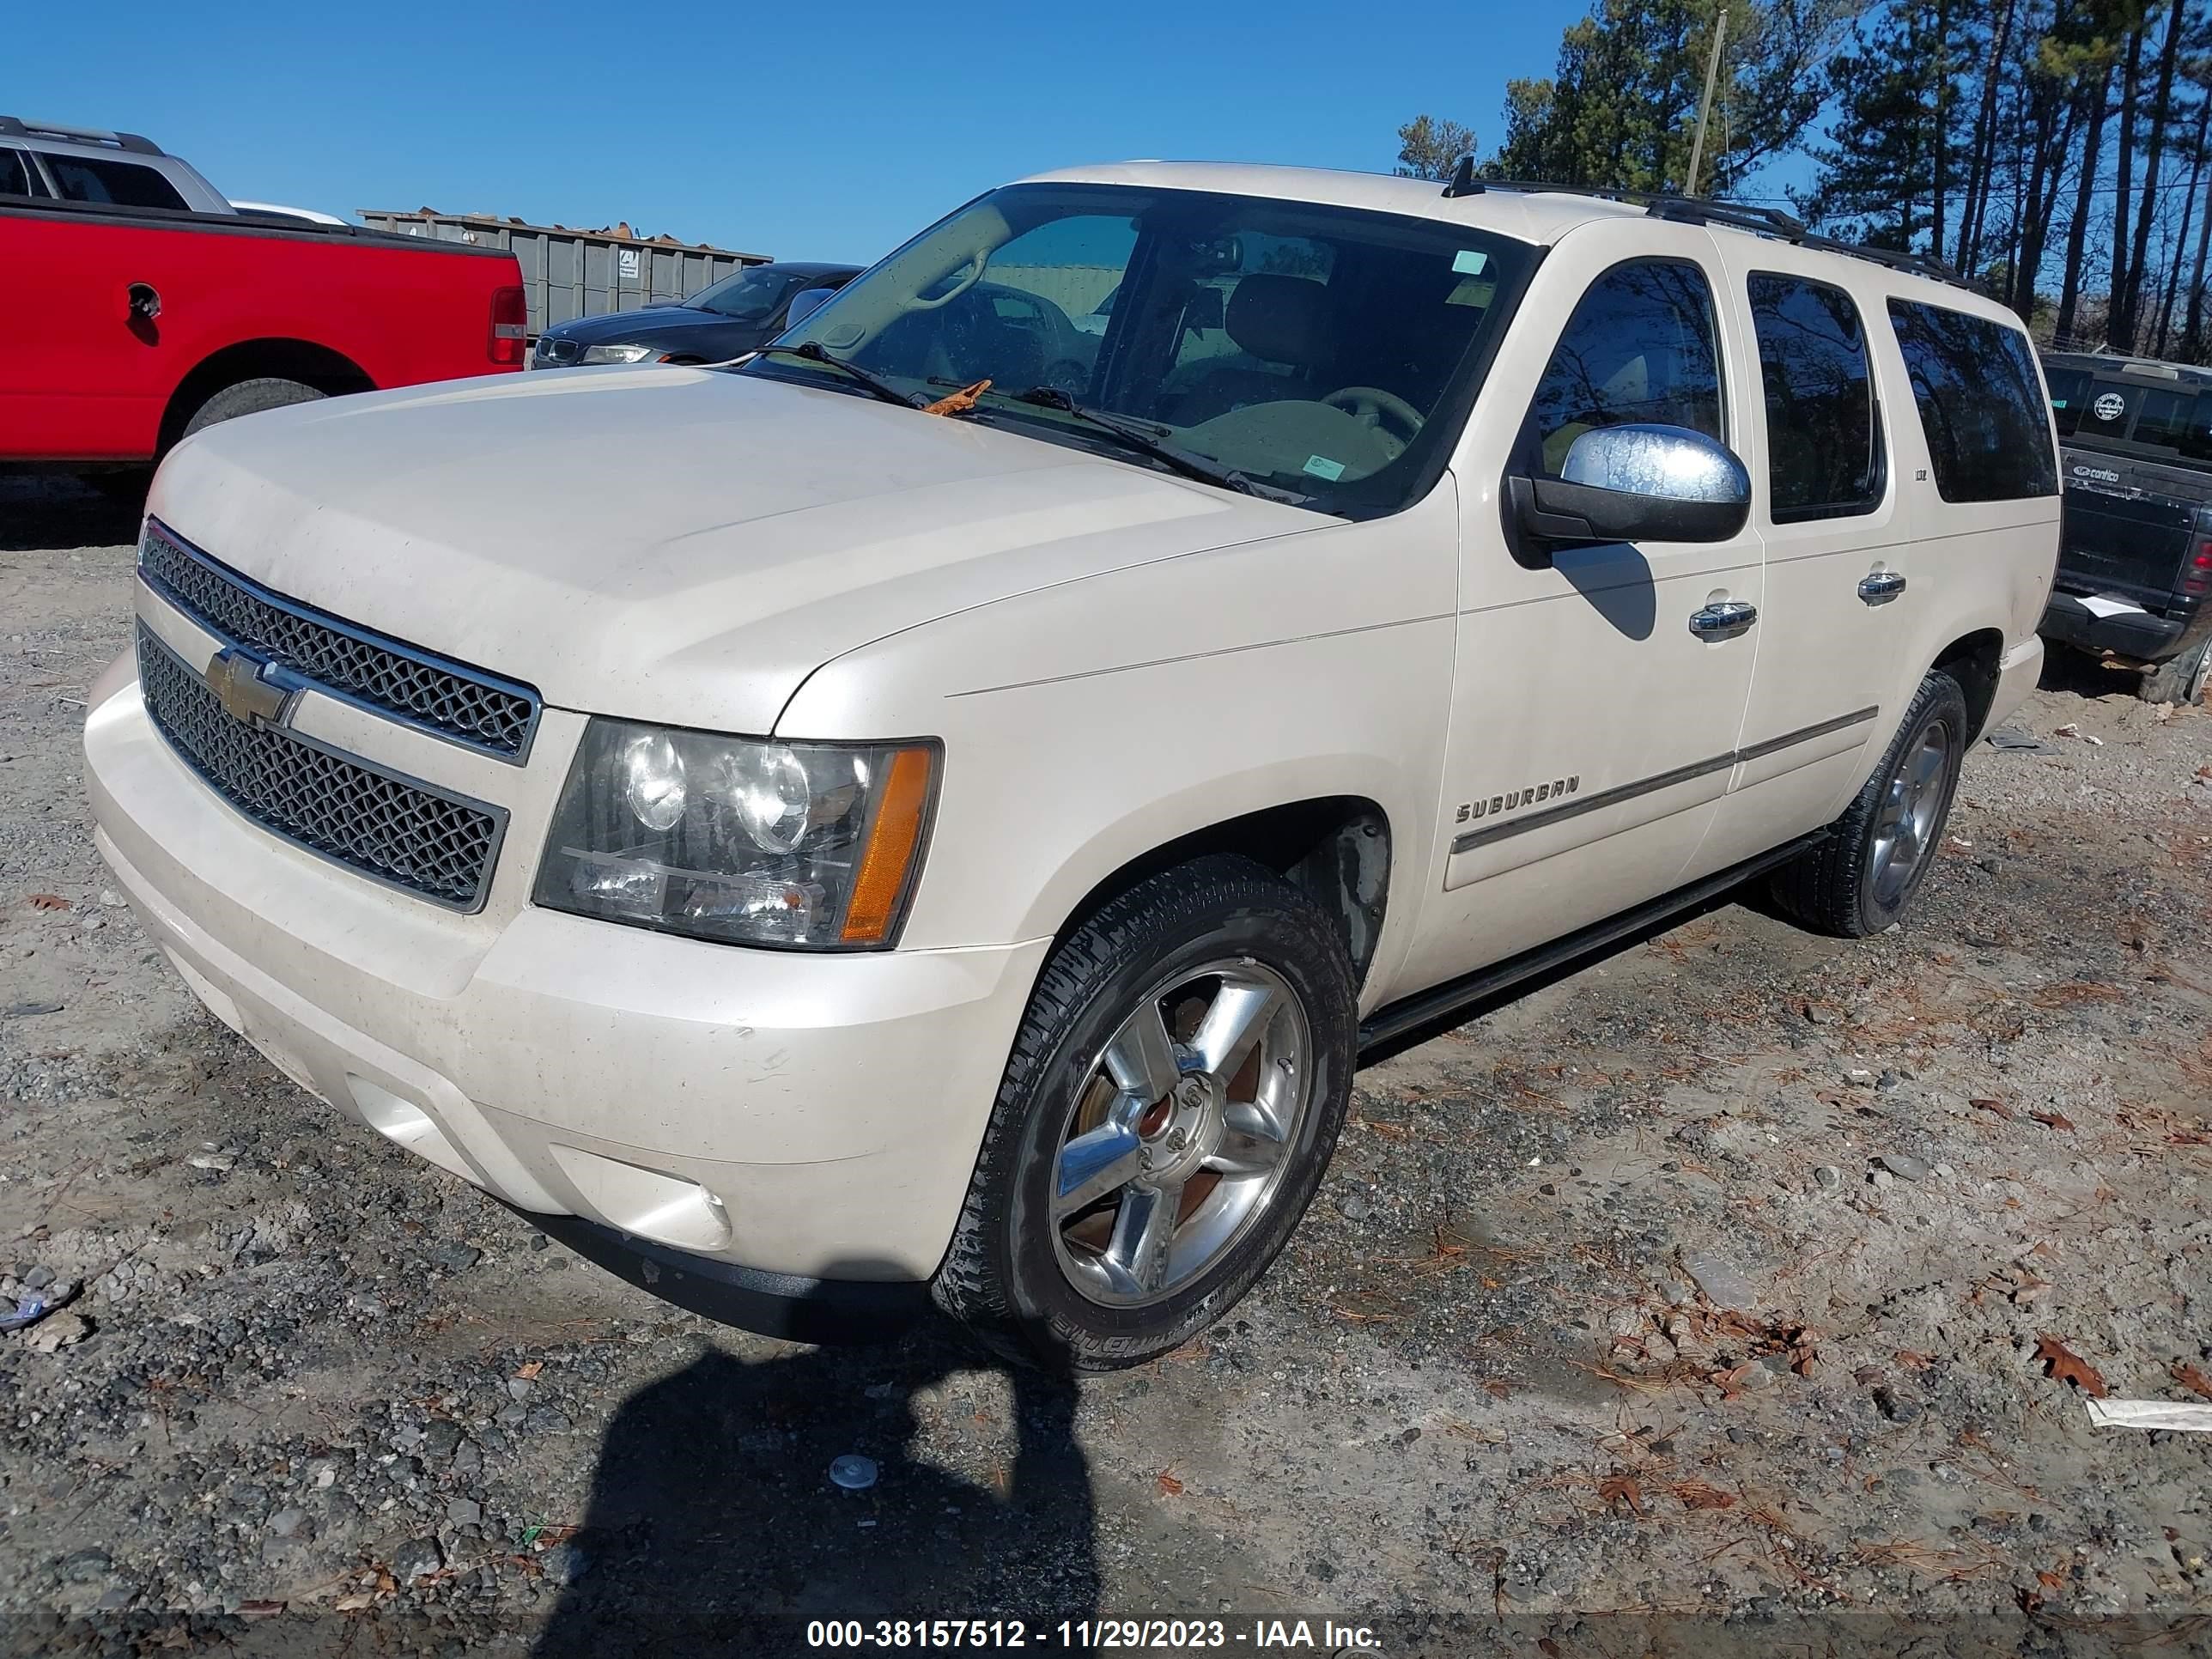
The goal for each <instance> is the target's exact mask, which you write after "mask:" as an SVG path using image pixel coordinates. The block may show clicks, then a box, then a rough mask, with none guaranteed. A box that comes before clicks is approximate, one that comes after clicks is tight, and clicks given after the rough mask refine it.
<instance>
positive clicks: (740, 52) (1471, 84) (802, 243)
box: [0, 0, 1584, 260]
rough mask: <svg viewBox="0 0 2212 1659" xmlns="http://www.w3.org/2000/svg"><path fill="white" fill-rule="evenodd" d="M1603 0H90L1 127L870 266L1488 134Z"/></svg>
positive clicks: (384, 195)
mask: <svg viewBox="0 0 2212 1659" xmlns="http://www.w3.org/2000/svg"><path fill="white" fill-rule="evenodd" d="M1583 9H1584V0H1526V3H1522V4H1516V5H1506V6H1469V5H1466V4H1463V3H1462V4H1455V5H1446V4H1442V3H1436V0H1401V3H1399V4H1397V5H1395V6H1392V7H1389V8H1380V7H1371V6H1349V5H1343V6H1318V5H1307V4H1299V3H1284V0H1214V3H1212V4H1209V5H1205V6H1192V5H1182V6H1158V5H1143V4H1131V5H1121V6H1114V5H1085V6H1056V5H1039V4H1036V3H1034V0H1028V3H1005V0H971V3H966V4H945V5H921V6H917V5H913V4H906V5H897V6H891V5H879V4H875V3H870V0H862V3H846V4H842V5H836V6H830V5H805V4H802V5H783V6H778V5H760V4H732V3H727V0H725V3H720V4H715V3H694V4H690V5H684V6H678V5H673V4H661V5H650V4H648V5H635V4H633V5H629V6H623V5H609V4H606V3H605V0H601V3H598V4H591V5H586V4H582V3H577V0H534V3H532V4H531V5H528V6H521V5H500V4H486V3H481V0H446V3H442V4H432V3H423V0H390V3H385V4H380V5H375V6H370V7H353V6H347V7H337V6H325V5H319V4H314V3H300V0H284V3H268V0H252V3H242V0H194V3H184V4H179V3H177V0H160V3H149V0H99V3H94V4H79V5H70V6H63V5H53V4H47V5H40V6H23V7H16V8H10V13H11V15H10V16H9V22H8V24H7V34H8V37H9V40H8V48H7V52H6V54H5V57H4V58H0V112H8V113H10V114H17V115H23V116H28V117H33V118H45V119H49V120H57V121H64V122H70V123H73V124H76V125H91V126H108V127H121V128H124V129H126V130H131V131H139V132H143V133H145V134H147V135H148V136H149V137H151V138H153V139H154V140H155V142H156V143H160V144H161V145H162V146H163V147H164V148H165V149H171V150H173V151H174V152H176V153H177V154H179V155H183V156H185V157H186V158H187V159H188V160H190V161H191V162H192V163H193V164H194V165H195V166H197V167H198V168H199V169H200V171H201V172H203V173H206V174H207V175H208V177H209V178H210V179H211V180H212V181H213V182H214V184H215V185H216V188H217V189H219V190H222V191H224V192H225V193H226V194H228V195H231V196H235V197H248V198H252V199H257V200H262V201H273V202H282V203H289V204H294V205H297V206H302V207H315V208H322V209H325V210H329V211H331V212H337V213H344V214H350V213H352V212H353V211H354V210H356V209H360V208H416V207H422V206H425V205H428V206H431V207H435V208H437V209H439V210H441V211H444V212H475V211H487V212H495V213H502V214H513V215H518V216H521V217H524V218H527V219H531V220H534V221H538V222H552V221H558V222H562V223H565V224H570V225H601V224H611V223H613V222H615V221H617V220H618V219H627V220H628V221H629V222H630V223H631V224H632V225H633V226H635V227H636V228H639V229H641V230H642V231H645V232H647V233H648V234H658V233H659V232H662V231H667V232H671V233H672V234H675V235H678V236H679V237H682V238H684V240H690V241H707V242H713V243H715V244H717V245H719V246H725V247H734V248H738V249H740V250H743V251H745V252H765V253H770V254H774V255H775V256H777V257H779V258H821V259H854V260H869V259H873V258H876V257H877V256H878V255H879V254H881V253H884V252H887V251H888V250H889V249H890V247H891V246H894V245H895V244H896V243H897V242H899V241H901V240H904V238H905V237H907V236H908V235H909V234H912V233H913V232H915V231H916V230H918V229H920V228H921V227H922V226H923V225H924V224H926V223H927V222H930V221H931V220H933V219H934V218H936V217H937V216H939V215H940V214H942V213H944V212H945V211H946V210H949V209H951V208H952V207H954V206H957V204H959V203H961V202H963V201H964V200H966V199H967V198H968V197H970V196H972V195H974V194H975V192H976V191H979V190H982V189H985V188H987V187H988V186H990V185H994V184H999V183H1002V182H1004V181H1005V180H1006V179H1012V178H1017V177H1018V176H1020V175H1021V174H1023V173H1033V172H1036V171H1038V170H1040V169H1042V168H1045V167H1056V166H1062V165H1066V164H1068V163H1073V162H1079V161H1112V160H1120V159H1123V158H1127V157H1133V156H1158V157H1172V158H1179V159H1204V160H1215V161H1281V162H1293V163H1299V164H1304V165H1309V166H1318V167H1355V168H1364V169H1374V170H1380V171H1385V172H1387V171H1388V170H1389V167H1390V166H1391V164H1392V162H1393V161H1394V160H1395V156H1396V154H1397V140H1396V137H1395V133H1396V129H1397V127H1398V125H1399V123H1401V121H1404V120H1406V119H1407V118H1409V117H1411V116H1413V115H1415V114H1418V113H1419V112H1421V111H1423V110H1427V111H1429V112H1432V113H1435V114H1437V115H1441V116H1449V117H1452V118H1456V119H1459V120H1462V121H1464V122H1468V123H1469V124H1470V125H1473V126H1474V128H1475V131H1476V134H1477V136H1478V137H1479V139H1480V142H1481V143H1483V144H1484V145H1485V146H1486V147H1487V146H1489V145H1491V144H1493V143H1495V142H1496V141H1497V139H1498V132H1499V126H1500V116H1501V112H1502V110H1503V107H1504V88H1505V82H1506V80H1507V79H1508V78H1509V77H1510V76H1519V75H1547V74H1549V73H1550V72H1551V69H1552V65H1553V60H1554V58H1556V56H1557V53H1558V51H1559V34H1560V32H1561V31H1562V30H1563V29H1564V28H1565V27H1566V26H1567V25H1568V24H1569V23H1570V22H1571V21H1574V19H1575V18H1577V17H1578V16H1580V15H1582V13H1583ZM748 65H755V67H748Z"/></svg>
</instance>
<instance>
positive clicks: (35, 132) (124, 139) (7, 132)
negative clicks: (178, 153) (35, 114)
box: [0, 115, 163, 155]
mask: <svg viewBox="0 0 2212 1659" xmlns="http://www.w3.org/2000/svg"><path fill="white" fill-rule="evenodd" d="M0 137H6V138H31V137H39V138H61V139H65V140H67V141H68V142H69V143H72V144H111V145H112V146H113V147H114V148H116V149H120V150H127V151H129V152H130V153H131V155H161V154H162V153H163V152H162V149H161V146H160V145H159V144H157V143H155V142H154V141H153V140H152V139H151V138H142V137H139V136H138V135H137V133H135V132H113V131H109V130H108V129H107V128H106V127H69V126H64V125H62V124H61V123H60V122H58V121H26V120H23V119H21V118H20V117H17V116H13V115H0Z"/></svg>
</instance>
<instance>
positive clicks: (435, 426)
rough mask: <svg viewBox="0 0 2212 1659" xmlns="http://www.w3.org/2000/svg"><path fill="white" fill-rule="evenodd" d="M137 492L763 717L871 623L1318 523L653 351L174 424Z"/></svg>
mask: <svg viewBox="0 0 2212 1659" xmlns="http://www.w3.org/2000/svg"><path fill="white" fill-rule="evenodd" d="M151 511H152V512H153V513H154V515H155V517H157V518H159V519H161V520H162V521H163V522H164V523H166V524H167V525H168V526H170V527H171V528H172V529H173V530H174V531H176V532H177V533H178V534H179V535H181V536H183V537H184V538H185V539H186V540H188V541H190V542H191V543H193V544H195V545H197V546H198V547H200V548H202V549H204V550H205V551H207V552H209V553H210V554H212V555H213V556H216V558H219V559H221V560H222V561H224V562H226V563H228V564H229V565H231V566H233V567H234V568H236V569H239V570H241V571H243V572H245V573H246V574H248V575H250V576H252V577H254V578H256V579H257V580H260V581H263V582H265V583H266V584H268V585H269V586H270V587H273V588H275V589H276V591H277V592H282V593H286V594H289V595H290V596H292V597H293V598H295V599H299V600H301V601H302V602H304V603H306V604H309V605H317V606H319V607H321V608H322V609H324V610H325V611H331V612H332V613H334V614H336V615H337V616H339V617H345V618H347V619H349V620H350V621H353V622H356V623H360V624H362V626H364V627H368V628H372V629H378V630H380V631H381V632H383V633H386V634H389V635H394V636H396V637H398V638H399V639H402V640H405V641H410V642H412V643H414V644H416V645H420V646H422V647H427V648H428V649H432V650H435V651H440V652H442V653H445V654H447V655H448V656H451V657H454V658H457V659H460V660H461V661H463V662H468V663H473V664H476V665H479V666H482V667H484V668H488V669H492V670H495V671H497V672H500V673H502V674H505V675H507V676H509V677H511V678H515V679H520V680H522V681H525V682H526V683H528V684H532V685H534V686H536V687H537V688H538V690H539V692H540V693H541V694H543V696H544V697H545V699H546V701H547V702H550V703H552V704H555V705H556V706H559V707H562V708H578V709H583V710H586V711H588V712H591V713H594V714H617V715H624V716H629V717H632V718H635V719H641V720H661V721H665V722H668V723H670V724H678V725H685V726H704V727H708V728H710V729H715V730H721V731H731V732H767V731H769V729H771V728H772V726H773V725H774V722H775V718H776V716H777V715H778V714H779V713H780V712H781V709H782V708H783V706H784V704H785V703H786V702H787V701H788V700H789V698H790V696H791V694H792V693H793V691H794V690H797V688H798V686H799V684H800V682H801V681H803V680H804V679H805V678H806V676H807V675H808V674H809V673H811V671H813V670H814V669H816V668H817V667H818V666H820V665H822V664H823V663H824V662H826V661H828V660H829V659H831V658H833V657H836V656H838V655H841V654H842V653H845V652H847V651H850V650H852V649H854V648H855V647H859V646H861V645H865V644H866V643H868V642H869V641H872V640H877V639H881V638H883V637H884V636H885V635H890V634H894V633H896V632H899V631H900V630H902V629H907V628H911V627H915V626H916V625H918V624H920V623H925V622H928V621H930V620H932V619H933V618H934V617H940V616H944V615H946V614H949V613H950V612H952V611H960V610H966V609H969V608H971V607H973V606H975V605H986V604H988V603H990V602H992V601H993V600H995V599H1005V598H1008V597H1010V596H1012V595H1014V594H1017V593H1021V592H1029V591H1030V590H1032V589H1035V588H1037V587H1042V586H1049V585H1051V584H1054V583H1057V582H1063V581H1068V580H1079V579H1080V578H1082V577H1085V576H1088V575H1093V574H1099V573H1102V572H1105V571H1109V570H1114V569H1118V568H1122V567H1125V566H1127V565H1131V564H1135V563H1140V562H1149V561H1152V560H1157V559H1161V558H1167V557H1172V556H1177V555H1180V554H1184V553H1193V552H1200V551H1204V550H1208V549H1212V548H1217V547H1224V546H1228V545H1230V544H1234V543H1238V542H1246V541H1251V540H1255V539H1258V538H1263V537H1266V536H1269V535H1276V534H1283V533H1287V532H1294V531H1297V530H1301V529H1305V528H1310V526H1312V525H1313V524H1314V523H1315V520H1314V518H1313V516H1312V515H1311V514H1310V513H1306V512H1304V511H1301V510H1299V509H1297V508H1293V507H1282V506H1278V505H1274V504H1271V503H1267V502H1261V501H1250V500H1244V499H1241V498H1238V497H1236V496H1233V495H1230V494H1228V493H1227V492H1225V491H1222V490H1217V489H1212V488H1210V487H1208V486H1206V485H1201V484H1193V483H1186V482H1184V481H1183V480H1182V479H1179V478H1175V477H1168V476H1165V475H1163V474H1160V473H1158V472H1155V471H1151V470H1149V469H1146V468H1144V467H1141V466H1134V465H1127V464H1126V463H1123V462H1120V461H1117V460H1112V459H1103V458H1096V457H1092V456H1090V455H1086V454H1085V453H1081V452H1079V451H1076V450H1073V449H1070V448H1067V447H1064V446H1060V445H1057V444H1051V443H1047V442H1044V441H1040V440H1036V439H1031V438H1027V437H1023V436H1021V435H1017V434H1013V433H1009V432H1006V431H1003V430H1001V431H992V430H990V429H988V428H984V427H981V426H978V425H975V424H974V423H971V422H963V421H954V420H939V419H935V418H933V417H931V416H924V415H921V414H916V413H910V412H908V411H907V410H900V409H895V408H893V407H891V406H890V404H882V403H878V402H875V401H873V400H871V399H867V398H860V397H856V396H854V395H850V394H848V393H844V392H823V391H817V390H815V389H812V388H810V387H804V386H793V385H791V384H789V383H787V382H776V381H771V380H766V379H764V378H757V377H750V376H746V375H742V374H726V373H716V372H710V371H707V370H698V369H683V368H665V367H655V368H648V369H607V370H593V369H586V370H570V371H566V372H564V373H562V374H543V375H539V374H533V375H530V376H527V377H524V376H520V375H515V376H502V377H501V378H499V379H497V380H479V381H466V380H464V381H454V382H451V383H448V384H445V385H441V386H428V387H416V388H411V389H409V390H405V391H400V392H372V393H368V394H366V395H362V396H359V397H351V398H333V399H331V400H330V401H329V402H326V403H313V404H297V405H295V406H293V407H291V408H289V409H283V410H272V411H270V412H269V413H267V414H263V415H255V416H246V417H245V418H243V419H240V420H237V421H233V422H226V423H224V424H222V425H221V426H216V427H211V428H209V429H208V430H207V431H205V432H204V433H202V434H201V435H198V436H197V437H195V438H193V439H192V440H191V441H189V442H187V443H185V444H184V445H182V446H180V447H179V448H178V449H177V451H176V452H175V453H174V454H173V456H172V457H171V458H170V459H169V460H168V461H167V464H165V465H163V467H162V469H161V476H160V477H159V478H158V479H157V480H156V481H155V488H154V494H153V499H152V503H151ZM921 712H922V711H917V715H918V717H919V716H920V715H921ZM890 735H910V734H906V733H899V734H890Z"/></svg>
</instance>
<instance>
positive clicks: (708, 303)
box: [684, 265, 799, 323]
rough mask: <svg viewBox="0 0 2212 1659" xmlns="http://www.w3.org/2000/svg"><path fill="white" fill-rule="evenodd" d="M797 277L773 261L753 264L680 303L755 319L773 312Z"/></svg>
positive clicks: (765, 317)
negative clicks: (771, 263)
mask: <svg viewBox="0 0 2212 1659" xmlns="http://www.w3.org/2000/svg"><path fill="white" fill-rule="evenodd" d="M798 280H799V279H798V278H797V277H794V276H793V275H792V274H791V273H790V272H789V271H787V270H779V269H778V268H777V267H775V265H754V266H751V267H750V268H749V269H747V270H741V271H739V272H738V273H737V275H736V276H725V277H723V278H722V280H721V281H720V282H719V283H714V285H713V286H712V287H710V288H702V289H700V290H699V291H698V292H697V293H696V294H695V295H692V296H691V297H690V299H688V300H686V301H684V304H685V305H687V306H696V307H699V308H700V309H701V310H702V311H719V312H720V313H722V315H723V316H725V317H735V318H736V319H738V321H739V322H744V323H757V322H761V321H763V320H765V319H767V318H769V316H771V315H773V314H774V313H775V308H776V307H778V306H780V305H781V304H782V303H783V296H784V295H786V294H787V293H788V292H789V291H790V289H791V285H792V283H794V282H796V281H798Z"/></svg>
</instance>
